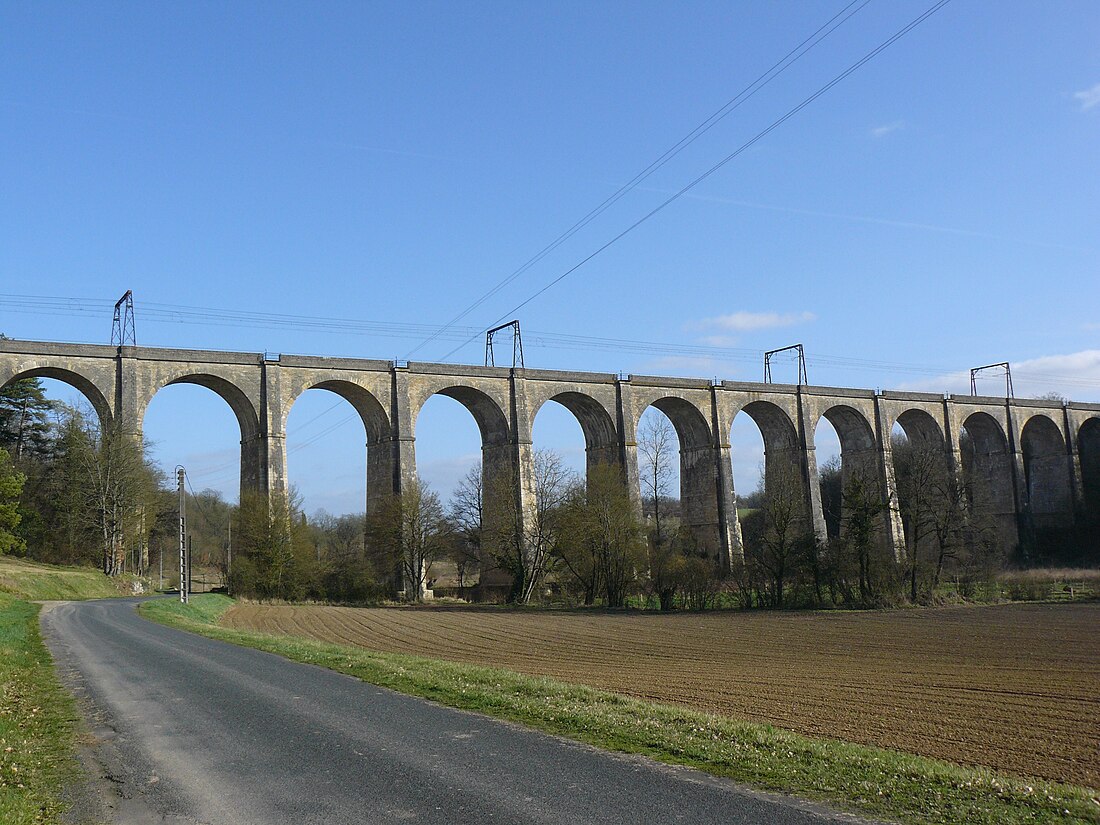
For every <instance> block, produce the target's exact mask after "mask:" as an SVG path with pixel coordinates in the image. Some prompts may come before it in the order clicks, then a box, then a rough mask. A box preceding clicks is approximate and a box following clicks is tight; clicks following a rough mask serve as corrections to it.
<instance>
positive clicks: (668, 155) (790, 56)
mask: <svg viewBox="0 0 1100 825" xmlns="http://www.w3.org/2000/svg"><path fill="white" fill-rule="evenodd" d="M870 2H871V0H863V2H862V3H860V4H859V7H858V8H856V9H854V10H852V11H851V12H850V13H848V14H847V15H846V16H843V15H845V12H848V11H849V9H851V8H852V7H853V6H855V5H856V4H857V3H859V0H852V2H850V3H848V5H846V6H845V7H844V8H842V9H841V10H840V11H838V12H837V13H836V14H835V15H833V16H832V17H831V18H830V19H829V20H827V21H826V22H825V23H824V24H823V25H822V26H820V27H819V28H818V29H817V30H816V31H815V32H814V33H813V34H811V35H810V36H809V37H807V38H806V39H805V40H803V41H802V42H801V43H799V44H798V45H797V46H795V47H794V48H793V49H791V50H790V51H789V52H787V54H785V55H784V56H783V57H781V58H780V59H779V60H778V61H776V62H775V63H774V64H772V66H771V67H770V68H768V69H767V71H765V72H764V73H763V74H761V75H760V76H759V77H757V78H756V79H755V80H754V81H752V83H750V84H749V85H748V86H746V87H745V88H744V89H742V90H741V91H740V92H738V93H737V94H736V95H735V96H734V97H733V98H732V99H730V100H729V101H727V102H726V103H725V104H724V105H723V106H722V107H720V108H719V109H718V110H717V111H715V112H714V113H713V114H711V115H710V116H709V117H708V118H706V119H705V120H704V121H703V122H702V123H700V124H699V125H698V126H696V127H695V128H694V129H692V130H691V131H690V132H688V133H687V134H686V135H684V137H682V138H680V140H678V141H677V142H676V143H675V144H673V145H672V146H671V147H669V148H668V149H666V150H665V151H664V153H663V154H662V155H660V156H659V157H658V158H657V159H656V160H654V161H653V162H652V163H650V164H649V165H648V166H647V167H645V168H644V169H643V170H642V171H640V172H638V173H637V174H636V175H635V176H634V177H633V178H631V179H630V180H629V181H627V182H626V183H624V184H623V185H622V186H620V187H619V188H618V189H617V190H615V192H613V193H612V194H611V195H610V196H609V197H607V198H606V199H605V200H604V201H603V202H602V203H600V204H599V205H598V206H596V207H595V208H594V209H592V210H590V211H589V212H588V213H587V214H586V215H584V217H582V218H581V219H580V220H578V221H577V222H576V223H574V224H573V225H572V226H571V227H569V228H568V229H567V230H565V231H564V232H563V233H561V234H560V235H558V236H557V237H556V238H555V239H554V240H553V241H551V242H550V243H549V244H547V245H546V246H544V247H543V248H542V249H541V250H540V251H539V252H537V253H536V254H535V255H534V256H533V257H531V258H529V259H528V260H527V261H526V262H524V263H523V264H522V265H521V266H520V267H519V268H518V269H516V270H515V271H514V272H512V273H511V274H510V275H508V276H507V277H506V278H504V279H503V280H502V281H500V282H498V283H497V284H496V285H494V286H493V287H492V288H491V289H489V290H488V291H487V292H485V293H484V294H482V295H481V296H480V297H479V298H478V299H477V300H475V301H474V302H473V303H472V304H470V305H469V306H468V307H466V308H465V309H464V310H462V311H461V312H460V313H458V314H457V315H455V316H454V317H453V318H452V319H451V320H450V321H448V322H447V323H446V324H444V325H443V326H442V327H441V328H440V331H439V332H437V333H433V334H431V335H430V336H429V337H428V338H426V339H424V340H423V341H421V342H420V343H419V344H418V345H417V346H416V347H414V348H413V349H412V350H410V351H409V353H408V354H407V355H406V356H405V358H406V360H407V359H409V358H412V356H413V355H415V354H416V353H417V352H419V351H420V350H421V349H423V348H424V347H425V346H427V345H428V344H429V343H431V342H432V341H434V340H436V339H437V338H439V337H440V336H441V335H443V333H444V332H445V331H446V330H449V329H450V328H451V327H452V326H454V325H455V324H456V323H457V322H458V321H460V320H462V319H463V318H465V317H466V316H467V315H469V314H470V313H471V312H473V311H474V310H475V309H477V308H478V307H479V306H481V305H482V304H483V303H485V302H486V301H487V300H489V299H490V298H492V297H493V296H494V295H496V294H497V293H498V292H500V290H502V289H504V288H505V287H506V286H508V285H509V284H511V283H512V282H513V281H515V280H516V278H518V277H520V276H521V275H523V274H524V273H525V272H527V271H528V270H529V269H531V267H533V266H534V265H535V264H537V263H539V261H541V260H542V259H543V258H545V257H546V256H547V255H549V254H550V253H551V252H553V251H554V250H555V249H557V248H558V247H559V246H561V245H562V244H563V243H565V242H566V241H567V240H569V239H570V238H572V237H573V236H574V235H575V234H577V232H579V231H580V230H582V229H584V228H585V227H586V226H588V224H590V223H591V222H592V221H593V220H595V219H596V218H598V217H599V216H600V215H602V214H603V213H604V212H606V211H607V210H608V209H610V208H611V207H612V206H614V205H615V204H616V203H618V202H619V201H620V200H621V199H622V198H624V197H625V196H626V195H628V194H630V193H631V192H633V191H634V190H635V189H636V188H637V187H638V186H639V185H641V183H642V182H643V181H645V180H646V179H647V178H649V177H650V176H651V175H652V174H653V173H655V172H657V171H658V170H660V169H661V168H662V167H664V166H665V164H667V163H668V162H669V161H670V160H672V159H673V158H674V157H676V156H677V155H678V154H680V152H682V151H683V150H684V149H686V148H687V147H688V146H690V145H691V144H693V143H694V142H695V141H696V140H698V139H699V138H700V137H702V136H703V135H704V134H706V133H707V132H709V131H710V130H711V129H712V128H713V127H714V126H716V125H717V124H718V123H720V122H721V121H722V120H724V119H725V118H726V117H727V116H729V115H730V114H732V113H733V112H734V111H736V110H737V109H739V108H740V107H741V105H742V104H743V103H745V102H746V101H747V100H749V99H750V98H752V97H753V96H754V95H755V94H756V93H757V92H759V91H760V90H761V89H763V88H764V87H765V86H767V85H768V84H769V83H771V82H772V81H773V80H775V79H776V78H777V77H779V76H780V75H781V74H783V72H785V71H786V70H787V69H789V68H790V67H791V66H793V65H794V64H795V63H797V62H798V61H799V60H800V59H801V58H802V57H803V56H805V55H806V54H807V53H808V52H809V51H810V50H811V49H813V48H814V47H815V46H817V45H818V44H819V43H820V42H821V41H822V40H824V39H825V38H826V37H828V36H829V35H830V34H832V33H833V32H834V31H836V30H837V29H838V28H840V27H841V26H842V25H844V24H845V23H846V22H848V20H850V19H851V18H852V17H853V16H855V15H856V14H857V13H859V12H860V11H861V10H862V9H863V8H864V7H865V6H866V5H868V3H870ZM842 16H843V19H840V20H839V22H836V21H837V20H838V18H841V17H842ZM834 23H835V25H833V24H834Z"/></svg>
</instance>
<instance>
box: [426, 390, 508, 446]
mask: <svg viewBox="0 0 1100 825" xmlns="http://www.w3.org/2000/svg"><path fill="white" fill-rule="evenodd" d="M431 395H444V396H446V397H447V398H453V399H454V400H455V401H457V402H458V403H459V404H461V405H462V406H463V407H465V408H466V409H467V410H469V411H470V415H472V416H473V417H474V421H475V422H477V428H478V430H480V431H481V444H482V448H483V449H487V448H489V447H495V446H500V445H502V444H507V443H508V434H509V431H510V428H509V426H508V416H507V415H506V414H505V412H504V410H503V409H501V407H500V405H499V404H498V403H497V402H496V401H495V400H493V398H492V396H490V395H488V394H487V393H485V392H482V391H481V390H479V389H477V388H475V387H470V386H463V385H453V386H448V387H443V388H441V389H438V390H435V392H433V393H431ZM430 397H431V396H429V398H430ZM425 400H427V399H425ZM421 407H423V405H421ZM419 413H420V410H417V415H419ZM414 431H415V424H414Z"/></svg>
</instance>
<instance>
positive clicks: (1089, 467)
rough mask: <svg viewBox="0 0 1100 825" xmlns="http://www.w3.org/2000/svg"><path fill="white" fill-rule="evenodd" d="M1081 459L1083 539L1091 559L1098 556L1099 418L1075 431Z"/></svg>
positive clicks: (1099, 502)
mask: <svg viewBox="0 0 1100 825" xmlns="http://www.w3.org/2000/svg"><path fill="white" fill-rule="evenodd" d="M1077 453H1078V455H1079V456H1080V459H1081V486H1082V490H1081V493H1082V499H1083V501H1082V504H1083V510H1084V539H1085V544H1086V547H1087V550H1088V552H1089V553H1090V554H1091V557H1092V558H1093V559H1095V558H1097V557H1098V556H1100V418H1090V419H1088V420H1087V421H1085V422H1084V423H1083V424H1082V425H1081V428H1080V429H1079V430H1078V431H1077Z"/></svg>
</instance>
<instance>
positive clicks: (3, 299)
mask: <svg viewBox="0 0 1100 825" xmlns="http://www.w3.org/2000/svg"><path fill="white" fill-rule="evenodd" d="M113 306H114V302H113V301H110V300H104V299H98V298H60V297H43V296H34V295H12V294H0V308H3V307H10V308H13V309H18V310H19V312H20V314H42V313H39V311H38V310H39V308H41V307H46V308H47V309H48V312H47V313H45V314H51V315H52V314H56V315H63V316H70V317H71V316H76V317H83V316H94V315H96V314H97V313H101V312H110V311H111V309H112V307H113ZM149 306H150V307H154V308H155V309H146V305H145V304H144V303H142V317H143V318H147V319H148V320H147V321H146V323H147V324H148V323H156V324H163V323H184V324H191V325H196V326H208V325H210V326H232V327H244V326H247V327H251V328H256V329H277V330H300V331H305V332H315V331H325V332H338V333H345V334H352V335H363V336H367V337H372V338H408V337H415V336H416V335H418V334H419V333H413V332H409V331H404V332H403V331H401V330H402V329H405V328H413V329H418V330H423V329H438V327H431V326H429V325H425V324H402V323H397V322H376V321H364V320H349V319H341V318H324V317H319V316H300V315H289V314H282V313H261V312H246V311H238V310H229V309H216V308H209V309H207V308H205V307H192V306H177V305H175V304H150V305H149ZM215 315H217V319H215V320H213V321H212V320H211V319H212V318H214V316H215ZM299 322H302V323H301V325H299ZM375 327H378V328H382V329H385V330H387V331H372V330H373V329H374V328H375ZM389 330H393V331H389ZM466 331H469V332H470V333H472V334H473V335H476V336H478V337H480V336H482V335H484V330H481V329H479V328H474V327H459V328H455V329H452V330H449V331H448V332H447V333H445V334H446V335H447V336H449V337H451V336H453V338H452V340H459V338H458V335H459V333H460V332H462V333H465V332H466ZM524 343H525V344H526V346H527V348H528V349H531V348H534V349H554V350H566V351H569V350H572V351H589V352H615V353H618V354H622V355H667V356H687V357H697V358H707V359H711V360H714V361H719V362H723V363H751V364H754V365H755V364H759V363H760V359H761V358H762V357H763V354H764V350H762V349H750V348H747V347H719V346H711V345H706V344H689V343H685V342H682V341H678V342H676V343H666V342H660V341H646V340H636V339H629V338H609V337H602V336H591V335H575V334H570V333H560V332H551V331H539V330H529V331H528V332H527V335H526V336H525V337H524ZM302 354H305V353H302ZM321 354H322V355H326V354H327V353H321ZM807 363H808V364H809V365H810V366H812V367H814V368H819V367H830V368H832V369H839V370H848V371H859V372H889V373H894V374H899V373H900V374H908V375H930V376H938V375H954V374H956V373H962V374H964V375H965V370H964V369H963V368H960V367H958V366H945V365H934V364H912V363H904V362H897V361H886V360H881V359H868V358H852V357H848V356H840V355H828V354H815V355H813V356H812V357H810V358H808V359H807ZM1017 377H1019V378H1023V379H1026V380H1031V381H1035V382H1040V383H1050V384H1054V383H1058V384H1064V385H1066V386H1080V387H1096V386H1100V380H1096V379H1090V378H1083V377H1076V376H1065V375H1059V374H1057V373H1050V372H1034V371H1029V370H1027V369H1026V368H1024V369H1023V370H1017ZM340 403H341V402H337V403H336V404H335V405H333V408H335V407H336V406H339V404H340ZM307 423H310V422H307Z"/></svg>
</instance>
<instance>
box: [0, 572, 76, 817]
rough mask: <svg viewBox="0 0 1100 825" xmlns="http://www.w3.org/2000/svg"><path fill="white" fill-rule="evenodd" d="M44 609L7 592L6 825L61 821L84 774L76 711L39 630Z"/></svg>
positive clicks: (1, 768) (1, 658) (2, 704)
mask: <svg viewBox="0 0 1100 825" xmlns="http://www.w3.org/2000/svg"><path fill="white" fill-rule="evenodd" d="M38 610H39V606H38V605H35V604H30V603H28V602H25V601H22V600H20V599H16V598H15V597H13V596H11V595H9V594H6V593H0V685H2V686H3V687H2V689H0V690H2V692H0V822H3V823H4V825H24V823H53V822H60V821H61V815H62V814H63V813H64V811H65V809H66V807H67V806H66V804H65V803H64V802H63V801H62V798H61V792H62V789H63V787H64V786H65V785H66V784H67V783H68V782H71V781H73V780H74V779H75V778H76V777H77V775H78V773H77V772H78V768H77V764H76V761H75V758H74V740H75V736H76V720H77V715H76V705H75V703H74V701H73V699H72V697H71V696H69V694H68V693H67V692H66V691H65V689H64V688H63V687H62V686H61V683H60V682H59V681H58V679H57V675H56V674H55V672H54V667H53V661H52V659H51V658H50V654H49V652H48V651H47V650H46V647H45V645H43V644H42V638H41V636H40V635H39V631H38Z"/></svg>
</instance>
